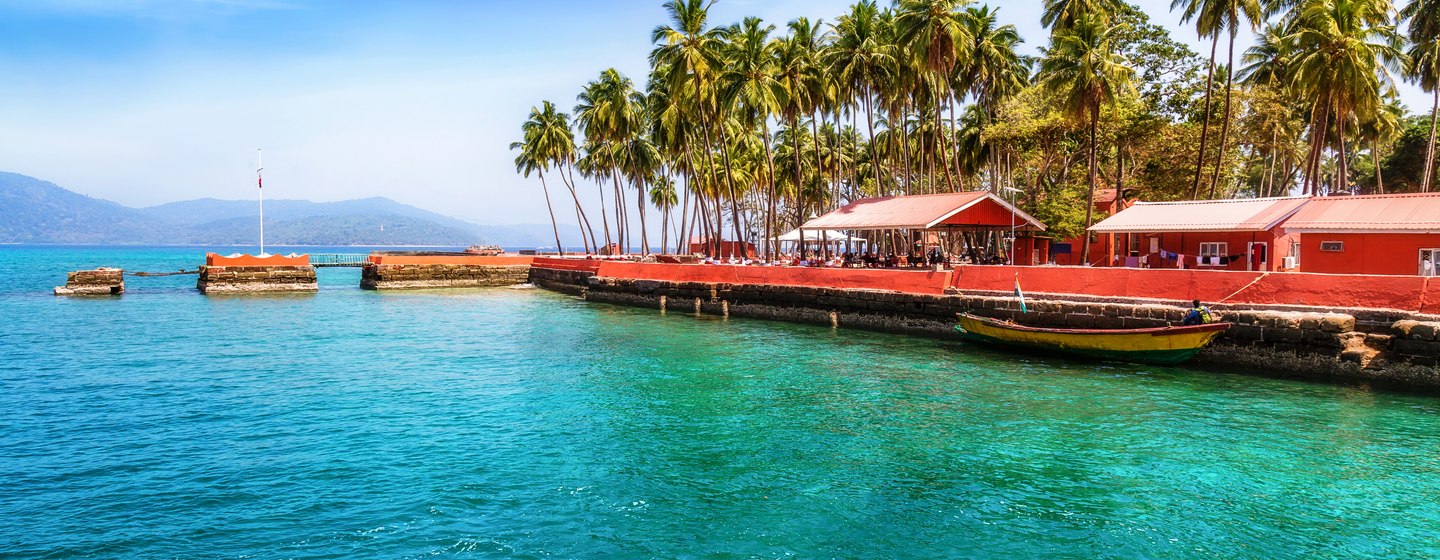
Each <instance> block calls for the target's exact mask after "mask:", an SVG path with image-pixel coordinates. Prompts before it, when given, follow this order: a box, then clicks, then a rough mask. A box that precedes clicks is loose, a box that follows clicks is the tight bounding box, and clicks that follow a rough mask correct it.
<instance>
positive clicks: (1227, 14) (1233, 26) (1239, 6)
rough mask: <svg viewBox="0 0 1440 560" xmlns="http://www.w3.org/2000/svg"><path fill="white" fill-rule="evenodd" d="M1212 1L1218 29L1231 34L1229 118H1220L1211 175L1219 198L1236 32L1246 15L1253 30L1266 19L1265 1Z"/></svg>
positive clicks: (1212, 192)
mask: <svg viewBox="0 0 1440 560" xmlns="http://www.w3.org/2000/svg"><path fill="white" fill-rule="evenodd" d="M1211 1H1212V2H1213V3H1216V4H1219V5H1218V6H1217V7H1218V8H1219V10H1217V11H1216V12H1215V14H1214V16H1215V17H1214V20H1215V21H1214V23H1215V25H1216V26H1217V28H1216V31H1215V32H1216V33H1219V28H1221V27H1223V28H1224V29H1225V31H1227V32H1229V33H1230V46H1229V47H1228V49H1227V50H1226V53H1227V54H1226V56H1228V57H1229V59H1228V62H1226V63H1225V118H1224V120H1221V121H1220V149H1219V150H1218V152H1219V153H1218V154H1217V155H1216V156H1215V170H1214V171H1213V172H1212V174H1211V175H1210V198H1215V187H1216V185H1218V184H1219V182H1220V168H1221V166H1222V164H1223V163H1224V161H1225V142H1226V140H1228V137H1229V135H1230V113H1231V106H1230V99H1231V96H1230V92H1231V89H1232V87H1233V86H1234V82H1235V80H1234V78H1235V72H1234V69H1235V35H1236V33H1239V31H1240V19H1241V18H1244V19H1245V22H1246V23H1247V24H1249V27H1250V30H1251V31H1254V30H1255V29H1256V27H1257V26H1258V25H1259V24H1260V22H1261V21H1263V20H1264V17H1265V14H1264V10H1263V8H1262V6H1261V0H1211ZM1202 19H1203V18H1202ZM1196 25H1197V27H1198V26H1200V25H1202V23H1201V22H1200V21H1197V22H1196ZM1202 36H1203V35H1202Z"/></svg>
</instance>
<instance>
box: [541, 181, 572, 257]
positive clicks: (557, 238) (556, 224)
mask: <svg viewBox="0 0 1440 560" xmlns="http://www.w3.org/2000/svg"><path fill="white" fill-rule="evenodd" d="M536 172H537V173H539V174H540V190H541V191H543V192H544V193H545V209H546V210H548V211H549V212H550V230H551V231H553V232H555V250H556V251H559V252H560V254H561V255H562V256H563V255H564V254H565V246H564V245H561V244H560V224H559V222H556V221H555V207H554V206H551V205H550V186H549V185H546V184H545V169H544V168H543V167H542V168H540V169H536Z"/></svg>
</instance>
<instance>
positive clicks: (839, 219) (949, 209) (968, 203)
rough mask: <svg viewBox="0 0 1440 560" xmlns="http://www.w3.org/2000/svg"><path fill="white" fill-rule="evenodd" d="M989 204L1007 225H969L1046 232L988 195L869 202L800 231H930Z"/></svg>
mask: <svg viewBox="0 0 1440 560" xmlns="http://www.w3.org/2000/svg"><path fill="white" fill-rule="evenodd" d="M986 203H993V204H997V205H999V206H1000V207H1001V208H1002V209H1003V210H1004V213H1005V220H1004V221H1003V223H1001V222H998V221H995V220H978V221H970V220H967V221H965V222H966V223H967V225H988V226H995V227H1000V226H1009V225H1010V221H1011V220H1012V219H1018V220H1019V223H1020V227H1022V228H1024V227H1027V226H1026V224H1029V227H1032V228H1034V229H1040V230H1043V229H1045V224H1042V223H1040V221H1039V220H1036V219H1035V218H1033V217H1031V216H1030V215H1029V214H1026V213H1025V212H1023V211H1021V210H1018V209H1015V208H1014V207H1012V206H1010V204H1009V203H1007V202H1005V201H1004V200H1002V199H1000V197H997V196H995V195H993V194H991V193H990V192H988V191H970V192H959V193H943V194H920V195H910V196H884V197H879V198H866V199H862V200H857V201H855V202H851V203H850V204H846V205H845V206H844V207H842V208H840V209H839V210H836V211H834V212H831V213H829V214H826V215H824V216H820V217H818V218H815V219H813V220H810V221H808V222H805V224H804V225H802V226H800V227H801V228H802V229H835V230H874V229H927V228H933V227H936V226H937V225H939V224H940V223H941V222H944V221H946V220H947V219H949V218H952V217H954V216H956V215H958V214H962V213H963V212H965V211H966V210H969V209H971V208H978V207H979V206H978V205H981V204H986ZM1011 212H1014V218H1011ZM955 221H956V220H951V222H955ZM989 222H995V223H989Z"/></svg>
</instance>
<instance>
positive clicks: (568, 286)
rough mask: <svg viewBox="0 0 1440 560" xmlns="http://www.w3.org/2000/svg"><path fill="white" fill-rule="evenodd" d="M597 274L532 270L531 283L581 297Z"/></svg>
mask: <svg viewBox="0 0 1440 560" xmlns="http://www.w3.org/2000/svg"><path fill="white" fill-rule="evenodd" d="M594 276H595V273H594V272H590V271H587V270H555V269H551V268H539V267H535V268H531V269H530V283H531V284H534V285H536V286H539V287H541V288H545V289H547V290H551V291H555V292H561V293H566V294H571V295H579V294H581V293H583V292H584V291H585V287H586V286H588V285H589V281H590V278H592V277H594Z"/></svg>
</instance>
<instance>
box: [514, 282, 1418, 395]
mask: <svg viewBox="0 0 1440 560" xmlns="http://www.w3.org/2000/svg"><path fill="white" fill-rule="evenodd" d="M532 281H533V282H534V283H536V284H537V285H539V286H541V287H544V288H548V289H552V290H559V291H565V292H569V293H577V294H579V295H581V296H582V297H585V298H586V299H588V300H590V301H595V302H603V303H614V304H622V305H631V306H640V307H650V308H656V309H666V310H667V311H669V312H688V313H705V314H714V315H724V316H730V315H734V316H737V317H754V318H761V319H774V320H784V321H793V322H802V323H812V324H817V325H827V326H833V327H853V328H861V329H870V330H880V331H886V332H899V333H906V334H916V335H924V336H932V337H940V338H958V337H959V333H958V332H957V331H956V330H955V328H954V327H955V324H956V321H955V314H956V313H959V312H962V311H969V312H971V313H975V314H977V315H983V316H988V317H996V318H1003V319H1019V320H1022V321H1023V322H1025V323H1027V324H1034V325H1039V326H1053V327H1070V328H1128V327H1155V326H1164V325H1168V324H1171V323H1175V322H1178V321H1180V320H1181V318H1182V317H1183V314H1184V312H1185V309H1184V308H1183V307H1180V306H1178V305H1163V304H1158V303H1115V302H1100V303H1097V302H1085V301H1069V300H1062V299H1058V298H1057V299H1042V300H1028V301H1027V304H1028V305H1027V307H1028V308H1029V313H1025V314H1023V315H1022V314H1021V312H1020V309H1019V302H1018V300H1016V299H1015V298H1013V297H1009V296H1001V295H996V294H969V293H966V294H961V293H947V294H945V295H924V294H906V293H899V292H891V291H881V290H856V289H844V288H816V287H806V286H774V285H764V284H724V283H707V282H671V281H660V280H632V279H621V278H609V277H599V276H595V275H594V274H593V273H587V272H578V271H558V270H545V269H539V268H537V269H535V270H534V272H532ZM1245 307H1246V308H1243V309H1242V308H1239V307H1236V308H1230V307H1227V306H1224V305H1215V306H1212V309H1213V310H1215V311H1216V312H1217V313H1219V314H1220V315H1221V318H1222V320H1225V321H1229V322H1233V323H1235V326H1234V327H1233V328H1231V329H1230V330H1228V331H1226V333H1225V334H1224V335H1223V336H1222V337H1221V338H1220V339H1218V340H1217V341H1216V343H1215V344H1213V345H1212V346H1211V347H1210V348H1207V349H1206V350H1205V351H1203V352H1201V353H1200V355H1199V356H1197V358H1196V361H1197V363H1200V364H1208V365H1218V366H1223V367H1226V368H1233V369H1239V370H1244V371H1254V372H1265V373H1272V374H1283V375H1297V374H1298V375H1303V376H1306V377H1312V378H1324V379H1353V380H1370V381H1385V382H1394V383H1397V384H1404V385H1408V386H1423V387H1429V388H1440V367H1437V363H1440V320H1437V318H1435V317H1427V316H1413V315H1410V314H1406V313H1404V312H1386V311H1358V310H1352V311H1351V312H1326V311H1296V310H1293V309H1264V308H1259V307H1258V306H1253V305H1251V306H1245Z"/></svg>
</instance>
